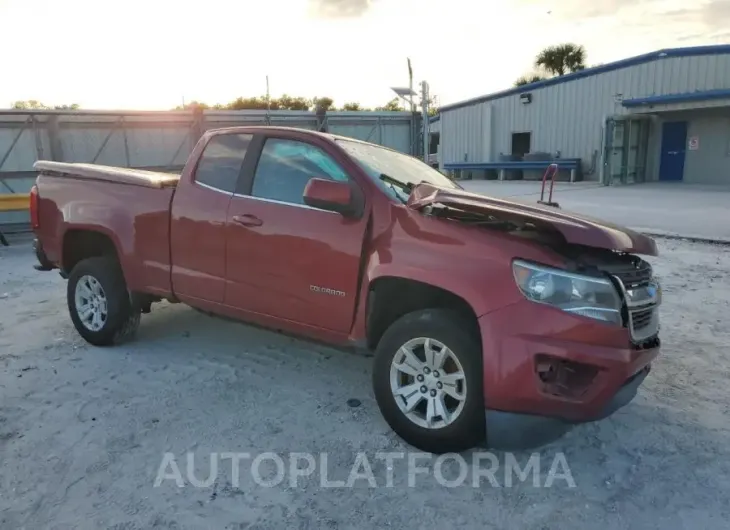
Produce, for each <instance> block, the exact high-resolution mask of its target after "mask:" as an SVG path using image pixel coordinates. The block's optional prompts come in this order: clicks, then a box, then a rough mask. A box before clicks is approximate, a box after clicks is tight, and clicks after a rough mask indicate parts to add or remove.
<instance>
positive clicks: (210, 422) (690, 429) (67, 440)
mask: <svg viewBox="0 0 730 530" xmlns="http://www.w3.org/2000/svg"><path fill="white" fill-rule="evenodd" d="M660 247H661V252H662V256H661V257H660V258H658V259H655V260H653V262H654V264H655V267H656V270H657V272H658V275H659V276H660V278H661V280H662V283H663V286H664V292H665V302H664V304H665V305H664V308H663V314H662V318H663V330H662V333H663V340H664V348H663V356H662V357H661V358H660V359H659V361H658V362H657V363H656V365H655V369H654V371H653V372H652V374H651V375H650V376H649V378H648V379H647V381H646V383H645V385H644V386H643V389H642V391H641V392H640V395H639V396H638V397H637V399H636V400H635V401H634V402H633V403H632V404H631V405H629V406H628V407H627V408H625V409H623V410H622V411H619V412H618V413H617V414H616V415H615V416H613V417H612V418H609V419H608V420H605V421H602V422H599V423H595V424H589V425H584V426H580V427H578V428H576V429H574V430H573V431H571V432H570V433H569V434H568V435H567V436H566V437H565V438H563V439H561V440H560V441H558V442H556V443H554V444H552V445H550V446H548V447H545V448H542V449H541V450H540V451H539V452H538V454H539V456H540V457H541V460H540V462H541V467H540V477H541V478H540V479H539V486H540V487H535V485H534V483H533V481H532V479H531V478H530V479H528V480H526V481H521V480H518V479H517V478H515V479H514V480H513V483H512V486H511V487H507V486H508V485H507V480H506V477H505V475H504V474H503V472H502V471H498V472H497V473H495V476H496V477H497V479H498V483H497V485H496V486H498V487H495V485H494V484H492V483H490V481H489V480H486V479H484V480H482V481H481V485H480V486H479V487H474V486H473V482H472V479H471V478H469V479H468V480H467V481H466V482H464V483H463V484H462V485H460V486H458V487H454V488H448V487H445V486H443V485H441V484H440V483H439V482H440V481H439V480H438V479H437V476H438V475H437V474H435V473H426V474H423V475H419V476H418V477H417V479H416V483H415V486H414V487H408V473H407V469H408V466H407V465H406V463H405V462H407V457H406V460H405V461H396V462H395V463H394V464H393V465H392V466H391V467H392V469H391V471H392V473H393V487H386V476H387V471H388V469H387V468H386V464H385V462H384V461H383V460H381V459H378V458H376V453H378V452H398V451H401V452H403V451H409V448H408V447H406V446H405V445H403V444H402V443H401V442H400V441H399V439H397V438H396V437H395V436H394V435H393V434H392V433H391V432H390V430H389V428H388V427H387V425H386V424H385V422H384V421H383V420H382V418H381V417H380V414H379V412H378V410H377V407H376V404H375V401H374V399H373V397H372V394H371V389H370V380H369V377H370V374H369V372H370V370H369V367H370V359H368V358H367V357H365V356H361V355H357V354H353V353H345V352H339V351H335V350H331V349H329V348H326V347H323V346H320V345H315V344H311V343H307V342H303V341H299V340H295V339H292V338H288V337H284V336H281V335H276V334H273V333H269V332H267V331H263V330H260V329H255V328H252V327H248V326H245V325H242V324H236V323H230V322H226V321H223V320H219V319H213V318H209V317H206V316H204V315H202V314H199V313H197V312H195V311H193V310H191V309H189V308H187V307H184V306H181V305H161V306H158V307H157V308H156V309H155V310H154V311H153V313H152V314H151V315H147V316H145V318H144V319H143V323H142V327H141V329H140V333H139V336H138V339H137V340H136V341H135V342H133V343H130V344H128V345H126V346H123V347H118V348H112V349H100V348H93V347H90V346H88V345H87V344H86V343H84V342H83V341H82V340H81V339H80V338H79V337H78V335H77V334H76V333H75V331H74V330H73V328H72V325H71V322H70V320H69V318H68V316H67V312H66V303H65V282H64V281H63V280H61V278H60V277H59V276H58V275H57V274H56V273H39V272H35V271H34V270H33V269H32V268H31V266H32V264H33V258H32V257H31V254H30V249H29V246H28V245H25V244H24V245H17V246H13V247H10V248H7V249H6V248H2V247H0V466H1V467H0V528H2V529H8V530H10V529H19V528H27V529H33V530H35V529H42V528H53V529H66V528H68V529H71V528H81V529H85V528H90V529H91V528H115V529H127V530H131V529H148V528H175V529H184V528H211V529H224V528H226V529H228V528H230V529H242V528H312V529H318V528H391V527H392V528H429V527H431V528H450V527H470V528H495V529H496V528H498V529H509V528H514V529H520V530H523V529H533V528H534V529H548V528H550V529H552V528H556V529H557V528H560V529H573V528H575V529H581V530H582V529H584V528H656V529H662V530H666V529H674V528H688V529H693V530H695V529H700V528H701V529H714V528H718V529H719V528H727V527H728V523H727V521H729V520H730V444H729V443H728V442H730V425H729V424H728V417H729V414H730V383H729V382H728V374H729V373H730V360H729V355H730V353H728V352H729V351H730V350H729V349H728V346H730V324H728V320H727V319H728V315H730V307H729V306H730V247H722V246H712V245H705V244H697V243H690V242H686V241H676V240H663V241H660ZM348 400H359V402H360V403H359V406H351V405H358V403H357V402H354V403H353V402H352V401H350V403H349V404H348ZM269 451H270V452H274V453H276V454H277V455H281V457H282V459H283V461H284V462H285V464H286V468H285V470H286V478H285V479H284V480H283V481H281V483H280V484H278V485H275V486H273V487H264V486H263V485H261V484H257V481H256V480H255V478H256V477H255V476H254V475H252V473H251V465H250V460H249V461H243V462H242V463H241V466H240V477H236V476H235V475H234V474H233V472H232V466H231V461H230V460H227V461H220V465H219V468H218V472H217V473H215V474H214V475H212V477H213V478H214V479H215V480H212V483H211V484H210V485H209V486H207V487H194V486H193V485H191V482H193V480H189V479H188V477H187V476H186V475H187V471H186V469H187V463H186V454H187V453H192V454H193V455H194V457H195V462H194V463H195V466H194V467H195V469H196V470H197V471H196V476H197V477H198V479H199V480H203V479H205V478H206V476H207V475H208V474H210V469H209V463H210V461H211V456H210V455H211V452H216V453H223V452H236V453H238V452H248V453H250V454H251V455H252V457H253V456H256V455H258V454H261V453H264V452H269ZM166 452H169V453H172V455H173V457H174V459H175V462H176V464H177V465H178V467H179V469H180V471H181V473H182V477H183V479H184V486H183V487H178V486H177V485H176V483H175V480H172V479H170V480H164V481H162V483H161V484H159V487H155V480H156V477H158V471H159V469H160V467H161V464H162V462H163V455H164V454H165V453H166ZM290 452H307V453H316V455H315V456H316V459H317V460H316V469H315V472H314V473H313V474H312V475H310V476H309V477H304V478H302V477H300V478H299V480H298V483H294V484H292V477H293V475H291V474H290V472H289V470H288V469H289V468H288V466H289V462H290V460H288V455H289V453H290ZM361 452H362V453H363V454H364V455H365V456H366V457H367V458H368V461H369V463H370V464H371V466H372V471H373V475H374V477H375V480H376V481H377V487H375V488H372V487H369V484H368V481H367V480H362V479H361V480H358V481H356V482H355V485H354V487H353V488H347V487H334V488H331V487H323V486H322V480H323V474H324V473H326V475H327V477H326V479H327V480H330V481H334V480H347V478H348V476H349V474H350V472H351V469H352V468H353V466H354V465H355V462H356V457H357V454H358V453H361ZM319 453H326V454H327V458H328V461H327V464H326V466H325V465H322V463H321V461H320V457H319ZM560 454H564V455H565V462H566V463H567V464H568V466H569V471H570V475H571V477H572V479H573V480H574V483H575V486H576V487H574V488H571V487H570V486H569V484H568V481H566V480H561V479H557V478H556V480H555V481H554V483H553V485H552V487H549V488H546V487H544V484H545V482H546V478H545V477H546V476H547V468H549V467H550V465H551V463H553V462H554V461H555V458H556V456H557V455H560ZM464 456H465V457H466V458H467V459H468V461H471V458H472V457H473V454H469V455H464ZM494 456H495V457H496V458H497V459H498V460H499V462H500V465H506V464H504V463H505V462H506V461H507V455H505V454H503V453H494ZM530 456H531V455H530V453H521V454H518V455H516V460H517V462H518V463H520V464H521V465H522V466H523V467H524V466H525V465H526V464H527V463H528V461H529V460H528V459H529V458H530ZM419 462H420V464H421V465H424V466H426V467H430V468H431V469H433V470H434V472H435V471H436V469H435V460H433V461H432V463H431V464H428V461H427V460H426V459H424V460H421V461H419ZM270 464H271V462H268V464H263V465H262V466H261V468H260V470H261V474H262V475H263V477H264V478H272V477H274V478H275V471H276V469H275V467H274V466H273V465H270ZM299 465H300V467H303V466H304V465H305V462H304V461H301V462H299ZM165 469H166V470H167V471H171V470H173V468H172V467H167V468H165ZM257 469H258V468H257ZM361 469H362V468H361ZM439 469H442V470H443V474H444V476H445V477H446V478H449V479H453V478H454V477H457V475H458V472H459V470H460V468H459V466H458V465H457V462H456V461H455V460H453V459H452V460H448V461H446V462H445V463H444V465H443V467H442V468H439ZM173 471H174V470H173ZM469 473H470V474H471V470H470V471H469Z"/></svg>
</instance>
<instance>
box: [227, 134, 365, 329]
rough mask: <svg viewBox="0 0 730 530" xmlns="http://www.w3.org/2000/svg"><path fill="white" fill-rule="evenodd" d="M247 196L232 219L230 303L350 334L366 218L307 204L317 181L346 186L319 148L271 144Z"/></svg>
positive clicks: (236, 201) (237, 200)
mask: <svg viewBox="0 0 730 530" xmlns="http://www.w3.org/2000/svg"><path fill="white" fill-rule="evenodd" d="M252 172H253V182H252V184H251V186H250V189H248V190H247V193H245V194H240V195H239V194H236V195H234V197H233V198H232V199H231V204H230V207H229V209H228V219H227V228H226V234H227V247H228V252H227V258H226V259H227V267H226V268H227V282H226V295H225V300H226V304H227V305H230V306H235V307H238V308H241V309H246V310H249V311H253V312H256V313H260V314H264V315H269V316H274V317H278V318H282V319H286V320H291V321H294V322H297V323H301V324H307V325H311V326H316V327H320V328H325V329H329V330H334V331H340V332H346V331H348V330H349V329H350V327H351V324H352V320H353V317H354V312H355V302H356V299H357V290H358V272H359V266H360V257H361V253H362V247H363V238H364V237H365V230H366V223H367V215H363V216H362V218H359V219H352V218H346V217H344V216H342V215H340V214H338V213H334V212H330V211H325V210H320V209H317V208H313V207H310V206H307V205H306V204H304V201H303V193H304V188H305V186H306V185H307V182H309V180H310V179H311V178H313V177H318V178H327V179H332V180H339V181H344V182H349V183H350V184H351V185H352V186H354V188H353V189H354V190H356V191H357V190H359V188H357V187H356V186H357V185H356V183H355V182H353V181H352V180H351V179H350V177H349V176H348V175H347V174H346V172H345V171H344V170H343V169H342V167H341V166H340V165H339V164H338V163H337V162H336V161H335V160H334V158H333V157H332V156H331V155H330V154H328V153H327V152H325V150H324V149H323V148H321V147H318V146H316V145H313V144H309V143H306V142H303V141H300V140H294V139H289V138H274V137H270V138H266V139H265V140H264V141H263V146H262V149H261V153H260V156H259V159H258V163H257V164H256V165H255V168H252Z"/></svg>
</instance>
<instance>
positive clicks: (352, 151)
mask: <svg viewBox="0 0 730 530" xmlns="http://www.w3.org/2000/svg"><path fill="white" fill-rule="evenodd" d="M337 143H338V145H340V147H342V148H343V149H344V150H345V151H347V153H348V154H349V155H350V156H351V157H352V158H353V159H355V162H357V163H358V164H359V165H360V167H362V168H363V169H364V170H365V172H366V173H367V174H368V175H369V176H370V178H372V179H373V180H374V181H375V182H376V184H377V185H378V186H380V188H381V189H382V190H383V191H384V192H385V193H387V194H388V195H390V196H391V197H393V198H395V199H399V200H401V201H403V200H405V199H407V198H408V193H407V192H406V191H405V190H403V189H400V188H398V187H395V186H393V185H391V184H388V183H386V182H383V180H381V178H380V176H381V175H383V174H385V175H387V176H389V177H390V178H392V179H394V180H397V181H399V182H402V183H403V184H411V185H413V186H415V185H417V184H420V183H421V182H427V183H429V184H433V185H434V186H440V187H442V188H451V189H461V186H459V185H458V184H456V183H455V182H453V181H452V180H450V179H449V178H448V177H446V176H445V175H443V174H441V173H439V172H438V171H436V170H435V169H433V168H432V167H429V166H428V165H427V164H425V163H423V162H421V161H420V160H418V159H417V158H413V157H412V156H408V155H406V154H403V153H399V152H397V151H392V150H390V149H386V148H384V147H380V146H377V145H373V144H366V143H362V142H352V141H349V140H342V139H337Z"/></svg>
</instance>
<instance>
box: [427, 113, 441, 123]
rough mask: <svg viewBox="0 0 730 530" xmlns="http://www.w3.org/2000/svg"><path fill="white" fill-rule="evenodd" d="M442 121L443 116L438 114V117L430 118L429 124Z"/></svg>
mask: <svg viewBox="0 0 730 530" xmlns="http://www.w3.org/2000/svg"><path fill="white" fill-rule="evenodd" d="M440 119H441V116H440V115H439V114H436V116H431V117H430V118H429V119H428V123H433V122H435V121H439V120H440Z"/></svg>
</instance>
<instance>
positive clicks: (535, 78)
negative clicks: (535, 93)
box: [515, 74, 545, 86]
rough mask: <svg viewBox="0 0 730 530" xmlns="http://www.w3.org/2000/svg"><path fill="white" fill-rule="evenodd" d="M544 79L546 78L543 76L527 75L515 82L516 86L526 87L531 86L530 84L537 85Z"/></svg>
mask: <svg viewBox="0 0 730 530" xmlns="http://www.w3.org/2000/svg"><path fill="white" fill-rule="evenodd" d="M543 79H545V76H544V75H541V74H527V75H523V76H522V77H519V78H518V79H517V81H515V86H525V85H529V84H530V83H537V82H538V81H542V80H543Z"/></svg>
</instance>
